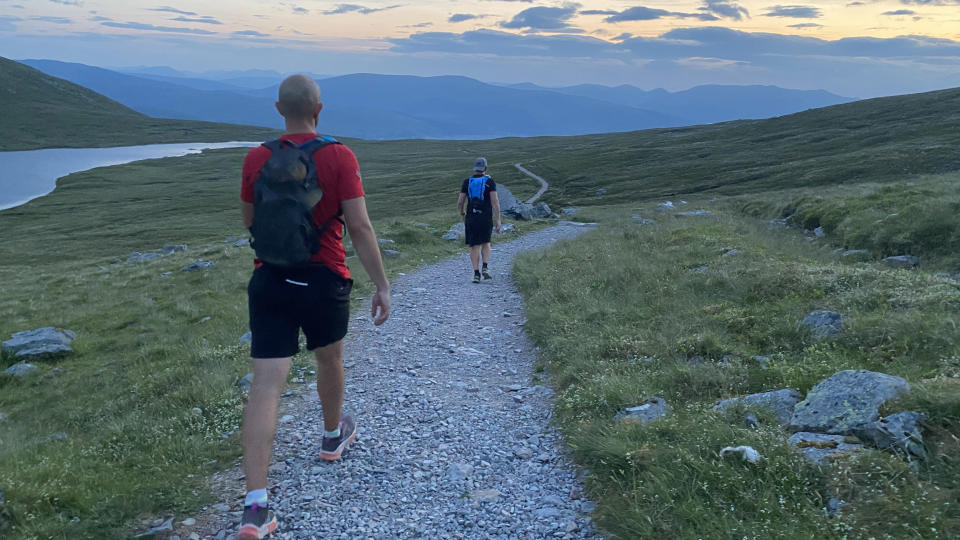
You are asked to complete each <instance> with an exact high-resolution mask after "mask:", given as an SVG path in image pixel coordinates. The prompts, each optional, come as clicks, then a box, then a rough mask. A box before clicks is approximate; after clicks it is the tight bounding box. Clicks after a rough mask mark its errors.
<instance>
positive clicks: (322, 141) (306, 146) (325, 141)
mask: <svg viewBox="0 0 960 540" xmlns="http://www.w3.org/2000/svg"><path fill="white" fill-rule="evenodd" d="M331 144H340V141H338V140H336V139H334V138H333V137H321V136H318V137H315V138H313V139H310V140H309V141H307V142H305V143H303V144H301V145H300V146H298V148H299V149H300V150H303V151H304V152H305V153H306V154H307V155H308V156H310V157H313V154H315V153H317V150H320V149H321V148H323V147H325V146H329V145H331Z"/></svg>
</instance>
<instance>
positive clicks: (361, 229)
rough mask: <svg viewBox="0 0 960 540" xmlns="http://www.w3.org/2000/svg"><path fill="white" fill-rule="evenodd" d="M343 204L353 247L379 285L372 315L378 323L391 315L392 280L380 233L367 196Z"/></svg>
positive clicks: (342, 207) (375, 283) (373, 302)
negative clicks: (374, 227)
mask: <svg viewBox="0 0 960 540" xmlns="http://www.w3.org/2000/svg"><path fill="white" fill-rule="evenodd" d="M340 208H341V209H342V210H343V220H344V221H345V222H346V224H347V230H349V231H350V239H351V240H353V249H354V250H356V252H357V257H358V258H359V259H360V263H361V264H362V265H363V269H364V270H366V272H367V275H369V276H370V279H371V280H372V281H373V284H374V285H376V287H377V292H375V293H374V295H373V300H372V306H371V308H372V309H371V315H372V316H373V317H375V319H374V321H373V323H374V324H376V325H377V326H379V325H381V324H383V323H384V322H386V320H387V318H388V317H389V316H390V283H389V282H388V281H387V274H386V272H384V271H383V260H382V259H381V258H380V244H379V243H378V242H377V235H376V233H375V232H374V230H373V224H372V223H370V216H368V215H367V204H366V198H364V197H357V198H355V199H348V200H346V201H343V202H342V203H341V204H340ZM378 308H379V315H378V314H377V309H378Z"/></svg>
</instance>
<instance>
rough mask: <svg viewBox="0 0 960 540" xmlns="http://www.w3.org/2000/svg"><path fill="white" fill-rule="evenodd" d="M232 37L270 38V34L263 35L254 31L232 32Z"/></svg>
mask: <svg viewBox="0 0 960 540" xmlns="http://www.w3.org/2000/svg"><path fill="white" fill-rule="evenodd" d="M233 35H235V36H243V37H270V34H263V33H260V32H257V31H256V30H239V31H237V32H234V33H233Z"/></svg>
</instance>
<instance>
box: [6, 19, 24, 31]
mask: <svg viewBox="0 0 960 540" xmlns="http://www.w3.org/2000/svg"><path fill="white" fill-rule="evenodd" d="M22 20H23V19H21V18H20V17H10V16H2V15H0V32H16V31H17V25H16V24H14V23H17V22H20V21H22Z"/></svg>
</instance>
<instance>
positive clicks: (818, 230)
mask: <svg viewBox="0 0 960 540" xmlns="http://www.w3.org/2000/svg"><path fill="white" fill-rule="evenodd" d="M813 234H814V236H816V237H817V238H823V237H824V236H826V235H827V233H825V232H823V227H817V228H816V229H814V230H813Z"/></svg>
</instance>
